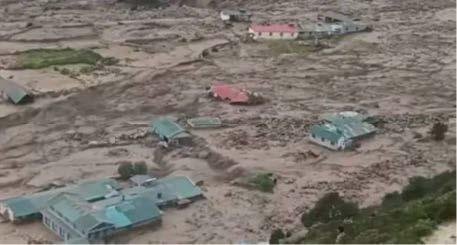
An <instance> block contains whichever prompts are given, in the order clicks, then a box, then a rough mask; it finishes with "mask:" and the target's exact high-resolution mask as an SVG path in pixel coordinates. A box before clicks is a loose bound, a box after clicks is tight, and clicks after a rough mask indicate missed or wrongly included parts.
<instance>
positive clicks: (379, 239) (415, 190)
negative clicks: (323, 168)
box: [302, 170, 456, 244]
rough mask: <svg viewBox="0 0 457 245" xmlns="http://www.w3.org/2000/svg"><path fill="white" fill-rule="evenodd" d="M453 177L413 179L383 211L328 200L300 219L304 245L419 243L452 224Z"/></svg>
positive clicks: (449, 174)
mask: <svg viewBox="0 0 457 245" xmlns="http://www.w3.org/2000/svg"><path fill="white" fill-rule="evenodd" d="M455 174H456V172H455V170H454V171H452V172H445V173H443V174H440V175H437V176H435V177H433V178H423V177H414V178H412V179H410V182H409V184H408V185H407V186H406V187H405V188H404V189H403V191H402V192H401V193H398V192H394V193H389V194H387V195H386V196H385V197H384V200H383V202H382V204H381V205H379V206H374V207H367V208H363V209H358V208H357V206H355V204H352V203H349V202H346V201H344V200H342V199H341V198H340V197H339V196H338V195H337V194H334V193H333V194H332V193H330V194H327V195H325V196H324V197H323V198H321V199H320V200H319V201H318V202H317V203H316V205H315V207H313V208H312V209H311V210H309V211H308V212H306V213H304V214H303V216H302V222H303V224H304V225H305V226H306V227H309V232H308V233H307V235H306V236H305V238H304V239H303V240H302V243H315V244H316V243H336V242H337V240H338V243H351V244H354V243H357V244H375V243H395V244H397V243H399V244H406V243H407V244H417V243H423V242H422V238H423V237H425V236H427V235H430V234H431V233H432V232H433V231H434V230H435V229H436V227H437V225H438V224H440V223H444V222H446V221H449V220H455V217H456V185H455V181H456V176H455ZM342 231H343V232H344V235H341V234H342Z"/></svg>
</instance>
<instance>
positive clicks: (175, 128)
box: [151, 117, 190, 139]
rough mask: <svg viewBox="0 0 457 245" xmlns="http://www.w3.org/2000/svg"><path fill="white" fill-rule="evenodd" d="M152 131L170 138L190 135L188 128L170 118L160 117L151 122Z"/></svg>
mask: <svg viewBox="0 0 457 245" xmlns="http://www.w3.org/2000/svg"><path fill="white" fill-rule="evenodd" d="M151 129H152V132H154V133H156V134H158V135H159V136H160V137H167V138H168V139H174V138H184V137H190V135H189V134H188V133H186V130H185V129H184V128H182V127H181V126H180V125H179V124H177V123H176V122H174V121H172V120H170V119H168V118H163V117H162V118H159V119H157V120H155V121H153V122H152V124H151Z"/></svg>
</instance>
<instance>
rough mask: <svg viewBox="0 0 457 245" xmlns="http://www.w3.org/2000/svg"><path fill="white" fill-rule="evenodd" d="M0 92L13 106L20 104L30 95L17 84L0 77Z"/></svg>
mask: <svg viewBox="0 0 457 245" xmlns="http://www.w3.org/2000/svg"><path fill="white" fill-rule="evenodd" d="M0 90H1V91H3V92H5V93H6V95H7V96H8V98H10V100H11V101H13V103H14V104H17V103H20V102H21V101H22V100H24V99H26V98H27V97H29V96H30V95H29V94H28V92H27V91H26V90H25V88H23V87H22V86H20V85H19V84H17V83H15V82H12V81H9V80H6V79H4V78H2V77H0Z"/></svg>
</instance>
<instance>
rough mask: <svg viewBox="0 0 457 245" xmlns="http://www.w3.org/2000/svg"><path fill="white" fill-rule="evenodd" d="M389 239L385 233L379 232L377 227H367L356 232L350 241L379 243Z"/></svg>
mask: <svg viewBox="0 0 457 245" xmlns="http://www.w3.org/2000/svg"><path fill="white" fill-rule="evenodd" d="M388 239H389V236H388V235H387V234H386V233H380V232H379V230H377V229H369V230H365V231H363V232H361V233H360V234H358V235H357V236H356V237H355V238H354V240H353V241H352V243H358V244H379V243H385V242H386V241H387V240H388Z"/></svg>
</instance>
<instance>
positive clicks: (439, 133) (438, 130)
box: [430, 122, 448, 141]
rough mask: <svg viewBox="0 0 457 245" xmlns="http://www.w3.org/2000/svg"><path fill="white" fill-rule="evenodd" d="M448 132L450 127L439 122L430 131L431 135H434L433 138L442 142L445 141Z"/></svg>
mask: <svg viewBox="0 0 457 245" xmlns="http://www.w3.org/2000/svg"><path fill="white" fill-rule="evenodd" d="M447 130H448V127H447V125H446V124H444V123H442V122H437V123H435V124H433V127H432V129H431V130H430V134H431V135H432V138H433V139H434V140H436V141H441V140H443V139H444V136H445V134H446V132H447Z"/></svg>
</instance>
